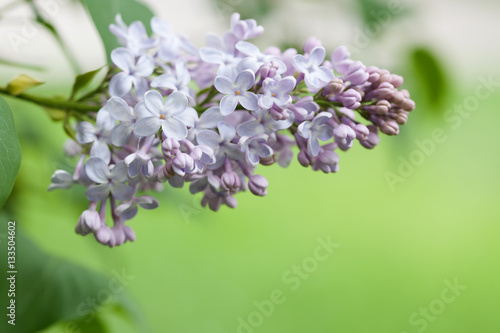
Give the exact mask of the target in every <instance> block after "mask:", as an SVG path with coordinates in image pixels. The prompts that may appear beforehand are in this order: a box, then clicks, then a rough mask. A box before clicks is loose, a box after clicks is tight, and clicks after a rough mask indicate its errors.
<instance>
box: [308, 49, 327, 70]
mask: <svg viewBox="0 0 500 333" xmlns="http://www.w3.org/2000/svg"><path fill="white" fill-rule="evenodd" d="M325 55H326V51H325V48H324V47H322V46H318V47H315V48H314V49H313V50H312V51H311V54H310V55H309V64H310V65H311V66H314V67H318V66H319V65H321V64H322V63H323V61H324V60H325Z"/></svg>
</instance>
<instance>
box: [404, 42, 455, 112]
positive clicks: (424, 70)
mask: <svg viewBox="0 0 500 333" xmlns="http://www.w3.org/2000/svg"><path fill="white" fill-rule="evenodd" d="M411 64H412V67H413V71H414V76H415V77H414V80H415V81H416V82H417V84H418V88H417V90H418V92H421V93H422V97H423V98H424V99H425V100H426V101H427V102H428V103H429V104H430V105H431V106H440V105H441V103H442V102H443V100H444V99H445V98H446V95H447V93H448V82H447V79H446V75H445V72H444V69H443V65H442V63H441V61H440V60H439V59H438V57H437V55H435V54H434V52H433V51H432V50H430V49H428V48H423V47H418V48H416V49H414V50H413V51H412V53H411Z"/></svg>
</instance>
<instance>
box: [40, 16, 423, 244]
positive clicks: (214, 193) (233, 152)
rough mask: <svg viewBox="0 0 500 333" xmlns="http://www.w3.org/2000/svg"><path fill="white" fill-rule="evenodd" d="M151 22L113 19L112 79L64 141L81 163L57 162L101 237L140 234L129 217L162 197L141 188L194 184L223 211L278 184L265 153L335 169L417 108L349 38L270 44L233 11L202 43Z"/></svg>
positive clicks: (84, 226) (83, 228) (55, 184)
mask: <svg viewBox="0 0 500 333" xmlns="http://www.w3.org/2000/svg"><path fill="white" fill-rule="evenodd" d="M151 27H152V30H153V32H154V34H153V36H148V34H147V32H146V29H145V27H144V25H143V23H141V22H133V23H132V24H130V25H129V26H127V25H126V24H125V23H124V22H123V20H122V19H121V16H119V15H118V16H117V17H116V23H115V24H112V25H111V26H110V30H111V32H112V33H113V34H115V35H116V36H117V37H118V40H119V43H120V44H121V45H122V47H120V48H117V49H115V50H113V51H112V53H111V59H112V61H113V63H114V66H112V68H111V73H110V75H108V76H107V79H106V80H107V81H106V83H109V87H108V85H103V87H104V88H103V90H102V91H100V92H99V93H98V94H99V95H97V96H94V97H93V99H92V103H95V102H96V101H98V100H101V101H102V103H101V104H102V108H101V109H100V111H98V112H97V113H95V114H93V113H88V114H85V115H84V117H81V118H79V122H78V124H76V128H75V133H74V140H71V141H69V143H67V144H65V151H66V153H67V154H68V156H71V157H78V162H77V163H76V166H75V168H74V171H73V172H72V173H70V172H68V171H65V170H57V171H55V173H54V175H53V176H52V179H51V184H50V186H49V190H53V189H66V188H69V187H72V186H73V185H75V184H78V185H81V186H83V187H85V188H86V192H85V194H86V197H87V199H88V200H89V204H88V209H86V210H85V211H84V212H83V213H82V214H81V215H80V218H79V219H78V223H77V225H76V228H75V230H76V232H77V233H79V234H81V235H87V234H91V233H92V234H93V235H94V237H95V239H96V240H97V241H98V242H100V243H102V244H104V245H108V246H111V247H113V246H117V245H121V244H123V243H125V242H127V241H134V240H135V239H136V235H135V233H134V231H133V230H132V228H130V226H128V225H127V224H126V223H127V221H128V220H130V219H132V218H134V217H135V216H136V215H137V214H138V210H139V209H138V207H142V208H144V209H155V208H157V207H158V206H159V202H158V200H157V199H156V198H154V196H151V195H144V194H143V192H145V191H161V190H162V188H163V183H165V184H168V185H169V186H172V187H183V186H184V185H185V184H186V183H189V190H190V192H191V193H192V194H196V193H202V195H203V197H202V199H201V204H202V206H208V207H209V208H210V209H212V210H214V211H216V210H219V209H220V208H221V206H223V205H225V206H228V207H230V208H235V207H236V206H237V200H236V195H237V194H238V193H239V192H242V191H246V190H249V191H250V192H251V193H253V194H254V195H256V196H265V195H266V194H267V192H268V190H270V191H272V182H271V183H269V181H268V180H267V179H266V178H265V177H263V176H262V175H258V174H256V173H255V171H256V168H257V167H259V165H260V164H262V165H272V164H275V163H277V164H279V165H280V166H282V167H287V166H288V165H289V164H290V163H291V161H292V160H293V157H294V150H296V151H298V154H297V160H298V162H299V163H300V165H302V166H304V167H310V168H311V169H313V170H318V171H322V172H324V173H333V172H338V170H339V163H340V157H339V155H338V151H345V150H349V149H350V148H351V147H353V146H354V145H355V144H356V142H359V144H360V145H361V146H363V147H365V148H367V149H372V148H374V147H375V146H376V145H377V144H379V142H380V138H379V132H382V133H384V134H387V135H396V134H398V133H399V130H400V128H399V127H400V125H403V124H404V123H406V121H407V120H408V115H409V113H410V111H412V110H413V109H414V108H415V103H414V102H413V101H412V100H411V99H410V95H409V92H408V91H407V90H404V89H399V88H400V86H401V85H402V84H403V78H402V77H401V76H398V75H394V74H391V73H390V72H389V71H387V70H384V69H379V68H378V67H374V66H370V67H366V66H365V65H364V64H363V63H361V62H359V61H355V60H352V59H350V55H349V51H348V50H347V48H346V47H342V46H341V47H339V48H337V49H336V50H335V51H334V52H333V53H332V54H331V55H329V56H328V57H327V53H326V49H325V48H324V47H323V46H322V44H321V41H319V40H318V39H316V38H314V37H311V38H309V39H308V40H307V41H306V42H305V44H304V47H303V51H304V52H303V54H299V52H298V51H297V50H296V49H287V50H283V51H282V50H280V49H279V48H278V47H275V46H272V47H268V48H262V50H265V51H263V52H262V51H260V49H259V47H258V46H256V45H255V44H254V43H251V42H249V41H248V40H250V39H252V38H255V37H258V36H260V35H261V34H262V33H263V31H264V29H263V28H262V27H261V26H259V25H258V24H257V22H256V21H255V20H252V19H249V20H241V19H240V16H239V14H233V15H232V16H231V27H230V29H229V30H228V31H226V32H225V33H224V34H223V35H222V36H215V35H212V34H209V35H208V36H207V45H206V47H203V48H201V49H199V50H197V49H196V48H195V47H194V46H193V45H192V44H191V43H190V42H189V41H188V40H187V39H186V38H184V37H182V36H179V35H176V34H174V33H173V32H172V30H171V28H170V27H169V26H168V24H166V23H165V22H163V21H161V20H160V19H158V18H153V19H152V20H151ZM325 58H329V59H330V60H331V62H330V61H325ZM106 87H108V88H107V91H106V90H105V88H106ZM360 117H361V118H363V119H364V121H360V120H359V119H358V118H360ZM294 148H296V149H294ZM109 213H111V214H109ZM109 215H110V216H111V218H112V221H111V222H112V223H110V222H109V221H108V222H107V221H106V218H107V216H109ZM108 220H109V218H108Z"/></svg>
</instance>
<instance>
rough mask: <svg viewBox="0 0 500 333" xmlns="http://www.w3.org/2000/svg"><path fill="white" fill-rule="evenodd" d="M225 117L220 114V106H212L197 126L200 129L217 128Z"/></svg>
mask: <svg viewBox="0 0 500 333" xmlns="http://www.w3.org/2000/svg"><path fill="white" fill-rule="evenodd" d="M223 118H224V117H223V116H222V114H221V113H220V108H219V107H218V106H212V107H211V108H209V109H207V110H206V111H205V112H203V113H202V114H201V116H200V119H199V121H198V123H197V125H196V127H198V128H214V127H217V124H218V123H219V121H221V120H222V119H223Z"/></svg>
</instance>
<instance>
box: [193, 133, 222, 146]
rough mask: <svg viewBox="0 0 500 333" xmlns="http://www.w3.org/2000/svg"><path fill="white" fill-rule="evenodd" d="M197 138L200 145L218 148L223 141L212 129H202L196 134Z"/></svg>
mask: <svg viewBox="0 0 500 333" xmlns="http://www.w3.org/2000/svg"><path fill="white" fill-rule="evenodd" d="M196 140H197V141H198V143H199V144H200V145H204V146H208V147H211V148H214V149H215V148H218V147H219V144H220V143H221V141H222V140H221V138H220V136H219V135H217V133H215V132H214V131H210V130H202V131H200V132H199V133H198V134H197V135H196Z"/></svg>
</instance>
